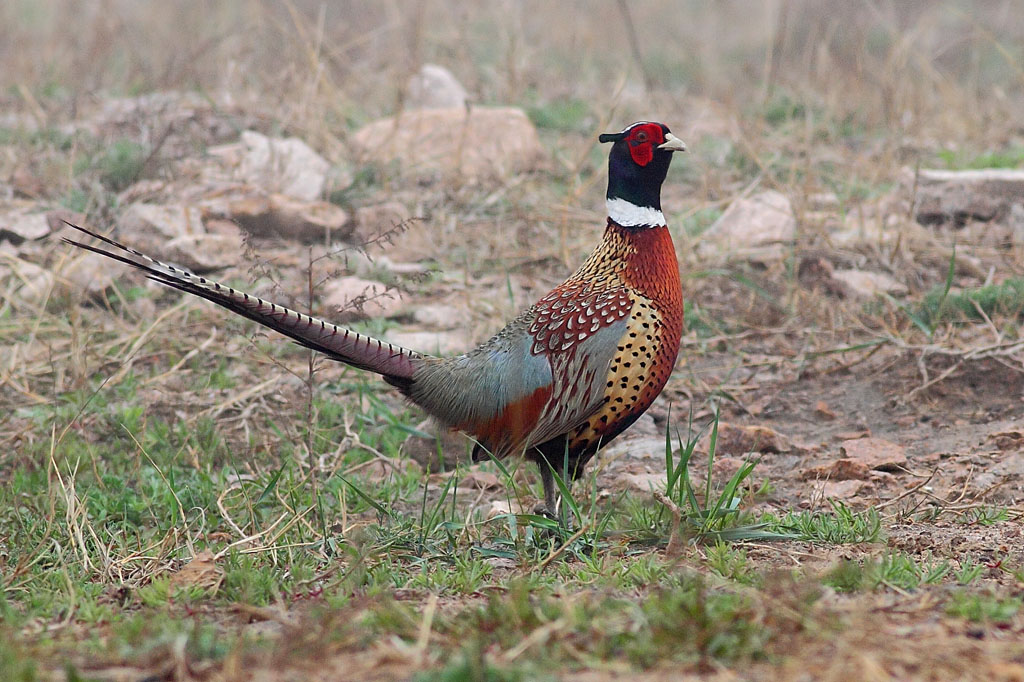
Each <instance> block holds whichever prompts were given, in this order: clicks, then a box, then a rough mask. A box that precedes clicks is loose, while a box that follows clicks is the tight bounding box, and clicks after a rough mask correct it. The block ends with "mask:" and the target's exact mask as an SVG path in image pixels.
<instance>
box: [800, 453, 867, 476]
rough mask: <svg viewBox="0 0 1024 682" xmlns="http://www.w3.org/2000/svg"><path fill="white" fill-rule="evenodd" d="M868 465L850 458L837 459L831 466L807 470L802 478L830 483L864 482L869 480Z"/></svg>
mask: <svg viewBox="0 0 1024 682" xmlns="http://www.w3.org/2000/svg"><path fill="white" fill-rule="evenodd" d="M869 476H870V473H869V469H868V465H867V464H866V463H864V462H862V461H860V460H858V459H852V458H849V457H846V458H843V459H837V460H836V461H834V462H832V463H831V464H826V465H823V466H818V467H812V468H810V469H805V470H804V472H803V473H802V474H800V478H801V479H803V480H805V481H808V480H829V481H851V480H856V481H863V480H866V479H867V478H869Z"/></svg>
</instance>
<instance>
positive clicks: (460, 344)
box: [387, 330, 469, 355]
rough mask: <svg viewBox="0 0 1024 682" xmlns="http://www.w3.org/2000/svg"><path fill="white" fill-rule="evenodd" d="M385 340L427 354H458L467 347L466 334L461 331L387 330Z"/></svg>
mask: <svg viewBox="0 0 1024 682" xmlns="http://www.w3.org/2000/svg"><path fill="white" fill-rule="evenodd" d="M387 340H388V341H390V342H391V343H394V344H397V345H399V346H402V347H403V348H408V349H410V350H414V351H418V352H420V353H427V354H429V355H458V354H459V353H463V352H465V351H466V350H467V349H468V346H469V344H468V343H467V342H466V336H465V334H464V333H463V332H461V331H450V332H428V331H401V330H396V331H389V332H388V333H387Z"/></svg>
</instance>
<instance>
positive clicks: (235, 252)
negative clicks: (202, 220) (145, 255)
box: [165, 234, 244, 274]
mask: <svg viewBox="0 0 1024 682" xmlns="http://www.w3.org/2000/svg"><path fill="white" fill-rule="evenodd" d="M243 246H244V245H243V243H242V238H241V236H240V235H238V234H235V235H230V234H185V235H182V236H180V237H175V238H174V239H172V240H171V241H169V242H167V245H166V247H165V252H166V254H167V259H168V260H170V261H173V262H174V263H178V264H180V265H181V266H182V267H184V268H186V269H187V270H190V271H192V272H195V273H200V274H202V273H206V272H210V271H212V270H218V269H220V268H224V267H227V266H229V265H236V264H238V262H239V260H240V259H241V256H242V248H243Z"/></svg>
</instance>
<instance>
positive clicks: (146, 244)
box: [117, 203, 206, 260]
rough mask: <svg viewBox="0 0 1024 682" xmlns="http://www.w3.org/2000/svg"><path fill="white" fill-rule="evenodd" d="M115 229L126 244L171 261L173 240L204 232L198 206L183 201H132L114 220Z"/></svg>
mask: <svg viewBox="0 0 1024 682" xmlns="http://www.w3.org/2000/svg"><path fill="white" fill-rule="evenodd" d="M117 229H118V232H119V235H120V237H121V238H122V239H123V240H124V241H125V243H127V244H128V245H129V246H132V247H134V248H136V249H138V250H140V251H143V252H145V253H148V254H150V255H152V256H154V257H156V258H159V259H162V260H170V253H169V252H168V250H167V244H168V242H170V241H171V240H172V239H175V238H176V237H182V236H185V235H195V234H204V233H205V232H206V230H205V228H204V227H203V218H202V214H201V212H200V211H199V208H198V207H195V206H186V205H184V204H145V203H136V204H131V205H130V206H128V208H126V209H125V210H124V212H123V213H121V216H120V217H119V218H118V219H117Z"/></svg>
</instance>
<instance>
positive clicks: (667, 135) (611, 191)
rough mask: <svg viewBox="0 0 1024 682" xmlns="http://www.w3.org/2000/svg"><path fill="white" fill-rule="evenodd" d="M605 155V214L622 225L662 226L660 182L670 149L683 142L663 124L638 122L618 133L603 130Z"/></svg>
mask: <svg viewBox="0 0 1024 682" xmlns="http://www.w3.org/2000/svg"><path fill="white" fill-rule="evenodd" d="M598 139H600V141H601V142H612V143H614V144H613V145H612V149H611V152H610V153H609V154H608V193H607V195H606V196H607V201H608V217H609V218H611V219H612V220H614V221H615V222H616V223H617V224H619V225H621V226H623V227H641V226H655V225H664V224H665V216H664V215H662V213H661V184H662V183H663V182H665V175H666V174H667V173H668V166H669V164H670V163H671V162H672V153H673V152H685V151H686V145H685V144H683V141H682V140H680V139H679V138H678V137H676V136H675V135H673V134H672V133H671V132H670V131H669V129H668V126H666V125H665V124H664V123H653V122H650V121H638V122H636V123H634V124H632V125H630V126H627V127H626V129H625V130H623V131H622V132H621V133H605V134H604V135H601V137H600V138H598Z"/></svg>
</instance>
